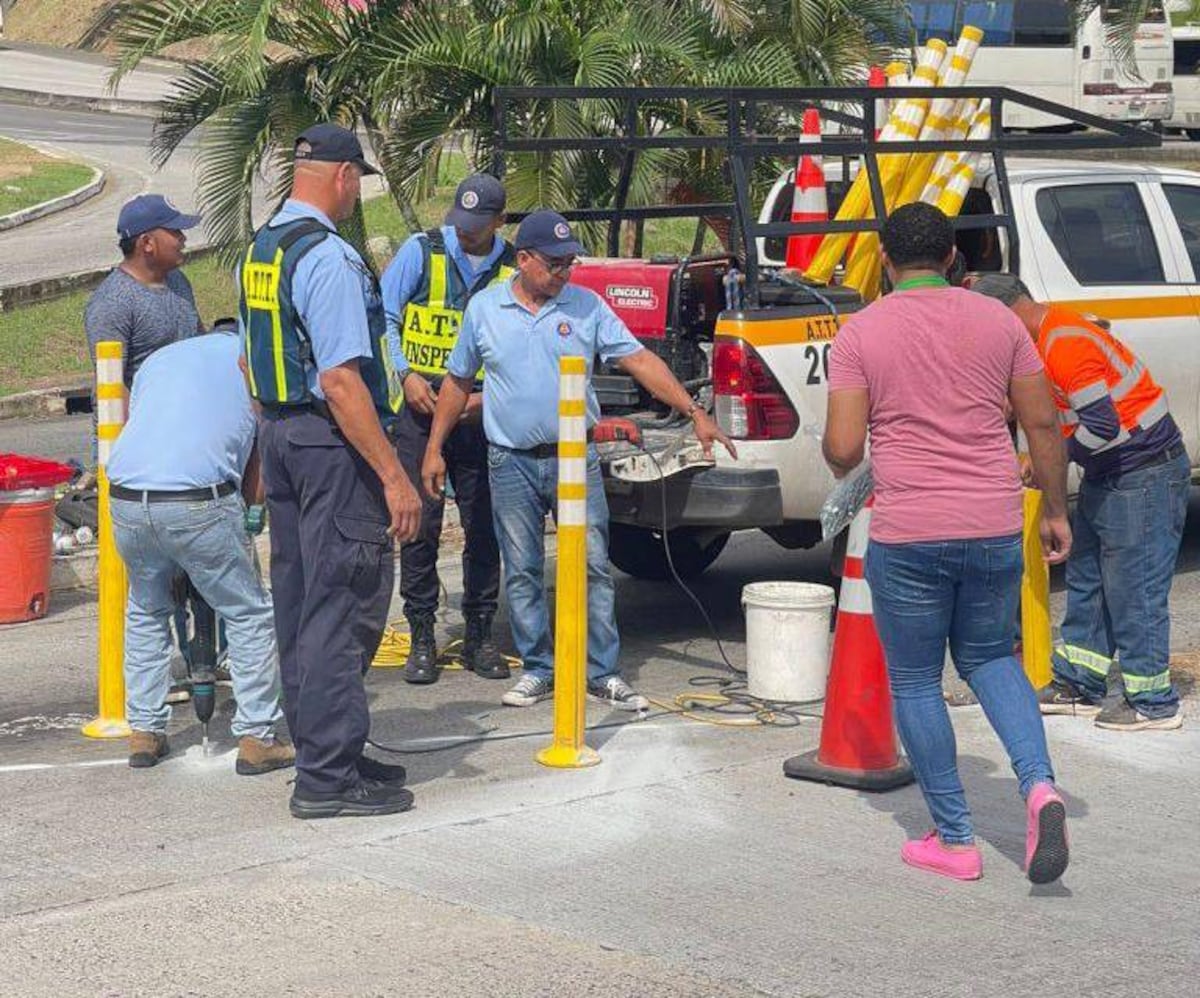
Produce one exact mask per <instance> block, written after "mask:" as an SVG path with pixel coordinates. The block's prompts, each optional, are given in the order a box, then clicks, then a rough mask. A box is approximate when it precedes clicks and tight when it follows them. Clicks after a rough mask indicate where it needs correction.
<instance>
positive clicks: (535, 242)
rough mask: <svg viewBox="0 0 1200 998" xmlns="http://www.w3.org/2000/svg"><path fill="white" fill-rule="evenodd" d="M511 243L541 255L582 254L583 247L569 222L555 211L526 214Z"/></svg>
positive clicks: (520, 248)
mask: <svg viewBox="0 0 1200 998" xmlns="http://www.w3.org/2000/svg"><path fill="white" fill-rule="evenodd" d="M513 245H514V246H515V247H516V248H517V249H519V250H533V251H534V252H535V253H541V254H542V255H543V256H583V254H584V249H583V247H582V246H581V245H580V244H579V240H577V239H576V238H575V233H574V232H572V231H571V225H570V223H569V222H568V221H567V220H566V219H565V218H563V217H562V215H560V214H559V213H558V212H557V211H545V210H543V211H535V212H534V213H533V214H532V215H526V216H525V220H524V221H523V222H522V223H521V225H520V226H519V227H518V229H517V238H516V239H515V240H514V241H513Z"/></svg>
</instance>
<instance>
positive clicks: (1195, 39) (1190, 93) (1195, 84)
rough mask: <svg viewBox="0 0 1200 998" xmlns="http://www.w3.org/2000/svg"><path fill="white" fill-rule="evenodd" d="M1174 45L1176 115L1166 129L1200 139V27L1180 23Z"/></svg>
mask: <svg viewBox="0 0 1200 998" xmlns="http://www.w3.org/2000/svg"><path fill="white" fill-rule="evenodd" d="M1171 34H1172V35H1173V36H1174V43H1175V78H1174V80H1173V83H1174V85H1175V113H1174V114H1173V115H1171V119H1170V120H1169V121H1168V122H1167V130H1168V131H1171V132H1184V133H1185V134H1186V135H1187V137H1188V138H1189V139H1193V140H1195V139H1200V24H1191V23H1189V24H1182V25H1180V24H1177V25H1175V27H1173V28H1172V29H1171Z"/></svg>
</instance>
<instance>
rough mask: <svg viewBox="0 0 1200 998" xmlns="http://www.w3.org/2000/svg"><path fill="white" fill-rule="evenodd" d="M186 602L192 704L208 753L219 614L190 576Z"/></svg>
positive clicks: (214, 688)
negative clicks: (189, 635) (190, 633)
mask: <svg viewBox="0 0 1200 998" xmlns="http://www.w3.org/2000/svg"><path fill="white" fill-rule="evenodd" d="M186 599H187V603H188V604H190V610H191V616H192V636H191V639H190V640H189V642H188V665H189V672H190V673H191V680H192V706H193V707H194V708H195V709H196V720H197V721H199V722H200V724H201V725H202V726H203V730H204V735H203V741H202V743H201V744H202V746H203V751H204V754H205V755H208V722H209V721H211V720H212V716H213V708H214V707H215V706H216V702H217V672H216V669H217V615H216V612H215V611H214V610H213V608H212V607H211V606H209V605H208V604H207V603H206V602H205V601H204V597H203V596H201V595H200V593H199V592H197V591H196V587H195V586H194V585H192V580H191V579H188V580H187V591H186Z"/></svg>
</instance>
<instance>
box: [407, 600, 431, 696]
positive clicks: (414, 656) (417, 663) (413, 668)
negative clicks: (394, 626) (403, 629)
mask: <svg viewBox="0 0 1200 998" xmlns="http://www.w3.org/2000/svg"><path fill="white" fill-rule="evenodd" d="M408 629H409V633H410V634H411V644H410V645H409V651H408V658H407V659H406V660H405V662H404V681H405V682H406V683H416V684H418V685H420V686H428V685H429V684H430V683H436V682H437V681H438V667H437V645H436V644H435V643H434V640H433V617H432V616H428V617H413V618H412V619H411V620H410V621H409V622H408Z"/></svg>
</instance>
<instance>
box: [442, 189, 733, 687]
mask: <svg viewBox="0 0 1200 998" xmlns="http://www.w3.org/2000/svg"><path fill="white" fill-rule="evenodd" d="M515 245H516V249H517V274H516V275H515V277H513V278H512V279H511V280H509V281H504V282H502V283H500V284H497V285H494V286H492V287H490V288H487V289H486V290H484V291H481V292H480V293H479V294H477V295H476V296H475V297H474V298H472V299H471V303H470V305H468V306H467V310H466V313H465V314H464V316H463V326H462V330H461V332H460V333H459V337H458V343H457V345H456V346H455V348H454V352H453V353H452V354H451V355H450V359H449V361H448V363H447V365H446V369H447V376H446V379H445V380H444V381H443V382H442V390H441V391H440V392H439V393H438V400H437V409H436V411H435V412H434V417H433V426H432V428H431V430H430V433H429V446H428V448H427V449H426V452H425V460H424V463H423V465H422V468H421V477H422V479H423V481H424V486H425V491H426V493H428V494H429V495H431V496H435V497H436V496H440V495H441V494H442V489H443V487H444V483H445V476H446V460H445V457H444V456H443V447H444V445H445V443H446V440H447V439H448V437H449V435H450V432H451V430H452V429H453V428H454V426H455V425H456V424H457V422H458V420H459V418H460V417H461V415H462V413H463V411H464V410H465V409H466V407H467V403H468V400H469V399H470V396H471V393H472V392H473V391H474V386H475V375H476V372H478V371H479V370H480V368H482V369H483V372H484V380H483V428H484V432H485V433H486V435H487V440H488V471H489V478H490V483H491V489H492V509H493V516H494V522H495V525H496V536H497V538H498V540H499V542H500V551H501V554H502V556H503V559H504V585H505V593H506V595H507V596H508V610H509V617H510V620H511V622H512V631H513V639H514V641H515V643H516V646H517V650H518V651H519V652H520V654H521V658H522V659H524V662H525V670H524V674H523V675H522V676H521V678H520V680H518V681H517V683H516V685H514V686H513V687H512V689H510V690H509V691H508V692H507V693H505V694H504V696H503V697H502V702H503V703H505V704H508V705H509V706H512V707H529V706H531V705H533V704H535V703H537V702H538V701H539V700H542V699H544V698H545V697H547V696H549V695H550V694H551V693H552V692H553V690H554V649H553V644H552V641H551V636H550V615H549V611H548V609H547V605H546V586H545V579H544V565H545V541H544V536H543V528H544V524H545V519H546V514H547V513H551V512H553V510H554V506H555V496H556V492H557V487H558V456H557V440H558V366H559V358H561V357H564V356H576V357H584V358H585V359H586V361H587V365H588V377H589V384H588V389H587V413H588V415H587V423H588V427H589V428H590V427H591V426H593V425H594V424H595V422H596V420H597V419H598V418H599V415H600V406H599V403H598V402H597V400H596V394H595V391H594V390H593V389H592V387H591V383H590V377H591V369H592V365H593V363H594V360H595V357H596V356H597V355H599V356H600V359H601V360H602V361H604V362H606V363H614V362H615V363H616V364H617V365H618V366H619V367H621V369H622V370H624V371H625V373H626V374H629V375H630V376H632V377H633V378H634V379H635V380H636V381H638V383H639V384H641V385H642V386H643V387H644V388H646V390H647V391H649V392H650V393H651V394H653V395H654V396H655V397H656V398H658V399H659V400H661V401H663V402H665V403H666V404H667V405H669V406H671V407H672V408H673V409H675V410H677V411H678V412H680V413H683V414H685V415H687V417H688V418H689V419H691V420H692V421H693V423H694V425H695V432H696V436H697V438H698V439H699V440H700V442H701V443H702V444H703V446H704V451H705V453H706V454H709V455H711V453H712V445H713V441H715V440H719V441H720V442H721V443H722V444H724V445H725V447H726V449H727V450H728V451H729V453H730V454H731V455H733V456H734V457H736V456H737V454H736V452H735V450H734V448H733V445H732V444H731V443H730V442H729V439H728V438H727V437H726V436H725V435H724V434H723V433H722V432H721V431H720V429H718V428H717V424H716V423H715V422H713V420H712V418H711V417H710V416H709V415H708V413H707V412H705V411H704V409H703V408H701V406H700V405H699V404H698V403H697V402H696V401H695V400H694V399H692V397H691V396H690V395H689V394H688V393H687V390H686V389H685V388H684V387H683V385H681V384H680V383H679V382H678V381H677V380H676V378H675V376H674V375H673V374H672V373H671V370H670V368H668V367H667V365H666V364H665V363H663V361H662V360H660V359H659V358H658V357H657V356H655V355H654V354H653V353H651V352H650V351H649V350H646V349H645V348H643V346H642V345H641V343H639V342H638V341H637V339H635V338H634V336H633V334H632V333H630V332H629V330H628V329H627V328H626V326H625V324H624V323H623V322H621V320H620V319H618V318H617V317H616V315H614V314H613V311H612V309H610V308H609V307H608V305H607V304H605V302H604V301H603V299H601V298H600V296H599V295H597V294H595V292H593V291H590V290H588V289H586V288H582V287H579V286H577V285H573V284H568V283H567V280H568V278H569V277H570V273H571V267H572V266H573V265H574V262H575V258H576V257H577V256H578V255H580V254H582V253H583V247H582V246H580V245H579V243H578V242H577V241H576V239H575V236H574V235H573V234H572V232H571V227H570V225H568V223H567V221H566V219H564V218H563V217H562V215H559V214H558V213H557V212H553V211H537V212H534V213H533V214H531V215H529V216H528V217H527V218H526V219H525V220H524V221H523V222H522V223H521V226H520V228H519V229H518V230H517V237H516V241H515ZM587 485H588V488H587V505H588V531H587V562H588V566H587V571H588V666H587V688H588V694H589V695H590V696H591V697H593V698H594V699H596V700H600V701H603V702H605V703H608V704H610V705H611V706H613V707H615V708H617V709H620V710H642V709H644V708H645V707H646V706H647V700H646V698H645V697H644V696H642V695H641V694H639V693H636V692H634V691H633V690H632V689H630V687H629V685H628V684H627V683H626V682H625V681H624V680H623V679H622V678H621V676H620V675H619V674H618V672H617V662H618V658H619V656H620V639H619V637H618V635H617V623H616V616H615V613H614V607H613V602H614V593H613V581H612V575H611V573H610V571H609V567H608V504H607V503H606V502H605V498H604V484H603V482H602V481H601V478H600V462H599V459H598V458H597V456H596V451H595V448H594V447H593V446H591V445H589V446H588V460H587Z"/></svg>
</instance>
